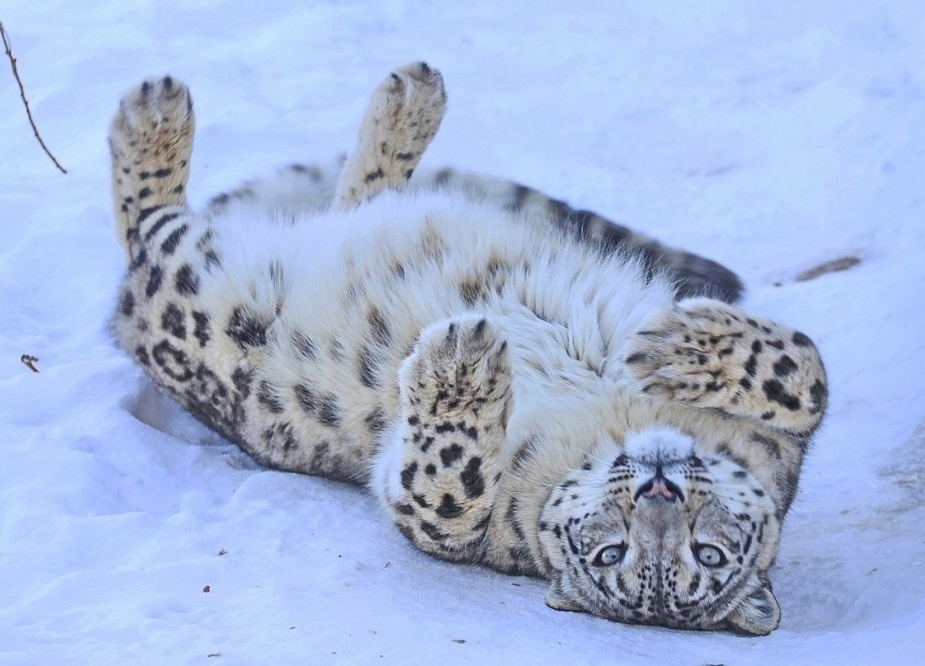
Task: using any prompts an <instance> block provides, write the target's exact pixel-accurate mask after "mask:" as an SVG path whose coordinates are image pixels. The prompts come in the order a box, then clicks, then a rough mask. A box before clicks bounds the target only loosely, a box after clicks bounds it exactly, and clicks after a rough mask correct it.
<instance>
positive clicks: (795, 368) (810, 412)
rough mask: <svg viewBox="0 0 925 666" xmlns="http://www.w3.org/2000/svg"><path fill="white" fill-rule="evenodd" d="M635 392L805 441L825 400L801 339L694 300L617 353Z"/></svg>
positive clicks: (665, 314)
mask: <svg viewBox="0 0 925 666" xmlns="http://www.w3.org/2000/svg"><path fill="white" fill-rule="evenodd" d="M623 360H624V362H625V363H626V367H627V370H628V372H629V375H630V378H631V381H632V382H633V384H634V385H635V387H636V389H637V390H639V391H640V392H641V393H645V394H648V395H653V396H662V397H664V398H666V399H668V400H673V401H677V402H681V403H686V404H690V405H693V406H695V407H702V408H706V409H712V410H719V411H721V412H725V413H727V414H731V415H734V416H738V417H745V418H750V419H754V420H756V421H759V422H761V423H764V424H766V425H768V426H770V427H772V428H777V429H779V430H783V431H785V432H787V433H789V434H792V435H795V436H798V437H801V438H808V437H809V435H811V434H812V432H813V431H814V430H815V429H816V428H817V427H818V425H819V423H820V421H821V420H822V417H823V414H824V412H825V406H826V401H827V398H828V388H827V384H826V375H825V368H824V367H823V365H822V359H821V358H820V356H819V352H818V350H817V349H816V346H815V345H814V344H813V342H812V340H810V339H809V337H807V336H806V335H804V334H803V333H800V332H799V331H794V330H792V329H789V328H785V327H783V326H780V325H778V324H775V323H774V322H771V321H768V320H765V319H759V318H758V317H753V316H751V315H749V314H747V313H745V312H743V311H742V310H739V309H738V308H735V307H732V306H730V305H727V304H725V303H720V302H719V301H714V300H710V299H705V298H694V299H689V300H686V301H681V302H680V303H678V304H677V305H676V306H674V307H672V308H669V309H665V310H660V311H658V312H656V313H655V314H654V315H652V316H651V317H650V318H649V320H648V321H646V322H645V323H644V324H643V325H642V326H641V327H640V328H639V330H638V332H637V333H636V334H635V335H634V336H633V337H632V338H630V340H629V341H628V343H627V345H626V346H625V348H624V350H623Z"/></svg>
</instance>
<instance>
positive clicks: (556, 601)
mask: <svg viewBox="0 0 925 666" xmlns="http://www.w3.org/2000/svg"><path fill="white" fill-rule="evenodd" d="M546 605H547V606H549V607H550V608H554V609H555V610H560V611H579V612H582V611H584V608H582V607H581V606H579V605H578V604H577V603H575V602H574V601H572V600H571V599H569V598H568V597H566V596H565V595H564V594H562V592H561V591H560V590H559V584H558V583H557V582H553V583H552V584H551V585H550V586H549V590H547V591H546Z"/></svg>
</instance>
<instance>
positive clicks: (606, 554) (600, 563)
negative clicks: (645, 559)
mask: <svg viewBox="0 0 925 666" xmlns="http://www.w3.org/2000/svg"><path fill="white" fill-rule="evenodd" d="M624 555H626V545H625V544H622V543H618V544H613V545H611V546H605V547H604V548H601V549H600V550H599V551H597V555H595V556H594V559H593V560H592V561H591V564H592V565H593V566H595V567H609V566H611V565H613V564H617V563H619V562H620V561H622V560H623V556H624Z"/></svg>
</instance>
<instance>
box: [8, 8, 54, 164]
mask: <svg viewBox="0 0 925 666" xmlns="http://www.w3.org/2000/svg"><path fill="white" fill-rule="evenodd" d="M0 37H2V38H3V48H4V49H6V57H7V58H9V59H10V66H11V67H12V68H13V76H14V77H15V78H16V83H17V84H18V85H19V96H20V97H22V103H23V106H25V107H26V115H27V116H29V124H30V125H32V132H33V133H34V134H35V138H36V139H38V140H39V144H40V145H41V146H42V149H43V150H44V151H45V154H46V155H48V156H49V157H50V158H51V161H52V162H54V163H55V166H56V167H58V168H59V169H60V170H61V173H67V169H65V168H64V167H63V166H61V165H60V164H58V160H56V159H55V156H54V155H52V154H51V151H50V150H48V146H46V145H45V142H44V141H42V137H41V135H39V129H38V127H36V126H35V121H34V120H32V111H30V110H29V101H28V100H27V99H26V91H25V90H23V87H22V81H21V80H20V79H19V70H17V69H16V58H14V57H13V49H12V47H11V46H10V39H9V37H7V35H6V30H4V29H3V22H2V21H0Z"/></svg>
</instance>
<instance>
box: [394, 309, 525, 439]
mask: <svg viewBox="0 0 925 666" xmlns="http://www.w3.org/2000/svg"><path fill="white" fill-rule="evenodd" d="M400 383H401V388H402V395H403V398H404V399H405V401H406V403H407V406H408V408H410V409H413V410H414V411H415V412H421V413H423V414H424V415H428V416H443V417H445V418H447V419H450V418H456V417H458V416H461V415H464V414H467V413H470V412H474V414H473V415H474V416H476V417H477V418H478V419H479V420H480V421H491V420H495V421H498V422H499V423H498V425H500V426H502V427H503V426H504V425H506V423H507V412H508V403H509V394H510V389H511V366H510V359H509V357H508V349H507V342H506V341H505V340H504V339H503V337H502V336H501V334H500V331H499V330H498V328H497V326H495V325H494V324H493V323H492V322H490V321H489V320H487V319H485V318H480V317H467V318H463V319H455V320H452V321H447V322H440V323H437V324H434V325H433V326H430V327H429V328H427V329H425V330H424V331H423V332H422V333H421V337H420V339H419V340H418V343H417V346H416V347H415V350H414V352H413V353H412V354H411V356H409V357H408V359H407V361H405V364H404V365H403V367H402V371H401V375H400Z"/></svg>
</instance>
